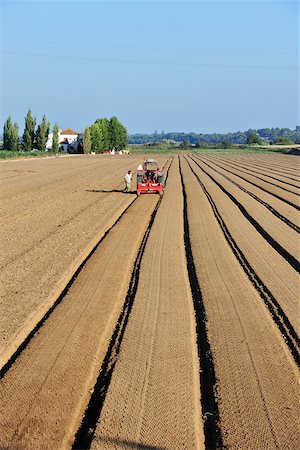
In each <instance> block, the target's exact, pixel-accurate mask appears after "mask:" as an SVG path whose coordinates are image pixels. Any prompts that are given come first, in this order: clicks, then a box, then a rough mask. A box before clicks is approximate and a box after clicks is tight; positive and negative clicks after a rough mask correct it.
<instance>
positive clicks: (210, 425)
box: [179, 160, 223, 449]
mask: <svg viewBox="0 0 300 450" xmlns="http://www.w3.org/2000/svg"><path fill="white" fill-rule="evenodd" d="M179 171H180V179H181V185H182V193H183V220H184V244H185V253H186V263H187V271H188V274H189V281H190V286H191V291H192V296H193V302H194V310H195V318H196V331H197V347H198V356H199V361H200V367H201V372H200V389H201V406H202V417H203V418H204V436H205V447H206V448H207V449H218V448H223V442H222V435H221V430H220V426H219V421H220V417H219V407H218V401H217V398H216V395H215V394H216V385H217V379H216V374H215V367H214V361H213V355H212V351H211V347H210V343H209V339H208V335H207V315H206V311H205V305H204V302H203V298H202V294H201V286H200V285H199V280H198V278H197V273H196V269H195V263H194V258H193V251H192V246H191V241H190V233H189V221H188V214H187V200H186V191H185V185H184V180H183V177H182V171H181V164H180V160H179Z"/></svg>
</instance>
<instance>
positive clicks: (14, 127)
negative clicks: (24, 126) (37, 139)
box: [3, 116, 19, 152]
mask: <svg viewBox="0 0 300 450" xmlns="http://www.w3.org/2000/svg"><path fill="white" fill-rule="evenodd" d="M18 141H19V126H18V124H17V122H15V123H14V124H13V123H12V120H11V116H9V117H8V119H7V121H6V122H5V124H4V127H3V144H4V149H5V150H11V151H14V152H16V151H17V150H18Z"/></svg>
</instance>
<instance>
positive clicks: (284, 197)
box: [196, 156, 300, 211]
mask: <svg viewBox="0 0 300 450" xmlns="http://www.w3.org/2000/svg"><path fill="white" fill-rule="evenodd" d="M196 158H199V157H198V156H196ZM223 164H224V165H225V166H230V168H231V169H232V170H229V169H227V168H226V167H225V170H227V171H228V172H229V173H231V174H233V175H236V176H238V177H239V178H240V179H242V180H244V181H246V182H247V183H249V184H252V185H253V186H255V187H257V188H259V189H261V190H262V191H264V192H266V193H268V194H270V195H272V196H274V197H275V198H277V199H278V200H281V201H282V202H284V203H286V204H287V205H289V206H291V207H292V208H295V209H296V210H297V211H300V207H299V206H298V204H297V202H293V201H291V199H290V197H288V196H287V195H284V192H283V193H280V194H281V195H279V194H278V193H277V191H276V192H273V191H274V189H272V188H269V189H266V188H265V187H264V186H263V185H262V184H259V183H257V182H254V181H256V180H255V179H254V181H253V180H251V176H249V177H247V176H246V177H243V176H241V175H239V173H240V171H234V168H233V167H232V166H231V165H229V164H227V163H223ZM222 168H223V167H222ZM236 172H238V173H236ZM249 178H250V179H249ZM252 178H253V177H252Z"/></svg>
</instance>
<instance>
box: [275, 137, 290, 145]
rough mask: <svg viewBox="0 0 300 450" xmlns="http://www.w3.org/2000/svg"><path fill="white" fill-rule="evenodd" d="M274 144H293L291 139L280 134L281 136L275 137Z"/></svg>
mask: <svg viewBox="0 0 300 450" xmlns="http://www.w3.org/2000/svg"><path fill="white" fill-rule="evenodd" d="M275 144H278V145H291V144H293V141H291V140H290V139H289V138H287V137H284V136H282V137H278V138H277V139H276V141H275Z"/></svg>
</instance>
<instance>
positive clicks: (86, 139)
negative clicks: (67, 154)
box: [82, 128, 92, 153]
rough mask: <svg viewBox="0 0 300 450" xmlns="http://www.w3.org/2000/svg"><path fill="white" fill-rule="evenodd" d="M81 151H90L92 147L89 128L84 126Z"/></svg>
mask: <svg viewBox="0 0 300 450" xmlns="http://www.w3.org/2000/svg"><path fill="white" fill-rule="evenodd" d="M82 144H83V152H84V153H90V151H91V148H92V140H91V132H90V129H89V128H85V130H84V132H83V135H82Z"/></svg>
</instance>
